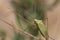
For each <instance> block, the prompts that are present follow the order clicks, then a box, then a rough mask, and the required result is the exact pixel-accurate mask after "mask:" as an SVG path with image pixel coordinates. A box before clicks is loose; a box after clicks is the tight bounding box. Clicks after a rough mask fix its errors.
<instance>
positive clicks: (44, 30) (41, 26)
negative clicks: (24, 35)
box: [34, 19, 47, 37]
mask: <svg viewBox="0 0 60 40" xmlns="http://www.w3.org/2000/svg"><path fill="white" fill-rule="evenodd" d="M34 21H35V24H36V25H37V27H38V28H39V31H40V33H41V35H42V36H43V37H45V36H46V33H47V28H46V27H45V25H44V24H43V22H42V20H37V19H35V20H34Z"/></svg>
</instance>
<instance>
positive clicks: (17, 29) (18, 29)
mask: <svg viewBox="0 0 60 40" xmlns="http://www.w3.org/2000/svg"><path fill="white" fill-rule="evenodd" d="M0 20H1V21H3V22H4V23H6V24H8V25H9V26H11V27H12V28H13V29H14V28H15V27H14V26H13V25H12V24H10V23H8V22H6V21H5V20H3V19H2V18H0ZM15 30H16V31H18V32H19V33H20V32H22V33H24V34H25V35H28V36H30V37H33V38H35V39H36V40H39V38H37V37H35V36H33V35H31V34H30V33H27V32H25V31H23V30H22V29H20V28H18V27H17V28H15Z"/></svg>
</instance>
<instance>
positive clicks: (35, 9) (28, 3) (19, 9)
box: [12, 0, 58, 40]
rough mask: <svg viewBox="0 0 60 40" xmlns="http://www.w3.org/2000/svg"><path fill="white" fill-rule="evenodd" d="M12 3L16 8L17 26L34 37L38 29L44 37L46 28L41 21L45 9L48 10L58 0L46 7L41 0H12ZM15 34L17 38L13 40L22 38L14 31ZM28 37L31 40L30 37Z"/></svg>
mask: <svg viewBox="0 0 60 40" xmlns="http://www.w3.org/2000/svg"><path fill="white" fill-rule="evenodd" d="M12 3H13V5H14V7H15V10H16V18H17V22H18V24H19V27H20V28H21V29H23V30H25V31H27V32H29V33H30V34H32V35H34V36H36V37H37V35H39V31H40V33H41V35H42V36H44V37H45V36H46V33H47V29H46V28H45V25H44V24H43V22H42V21H44V19H45V13H46V11H47V9H48V10H49V8H51V7H53V6H54V5H55V4H57V3H58V0H56V1H55V2H54V3H53V4H52V5H50V6H48V7H45V6H44V4H45V3H44V2H43V0H13V1H12ZM35 19H38V20H35ZM36 24H37V25H36ZM15 35H17V37H16V36H15V37H16V38H17V39H15V40H24V38H23V37H22V36H21V35H20V34H17V33H16V34H15ZM19 35H20V36H19ZM21 37H22V39H21ZM30 39H31V40H33V38H31V37H30Z"/></svg>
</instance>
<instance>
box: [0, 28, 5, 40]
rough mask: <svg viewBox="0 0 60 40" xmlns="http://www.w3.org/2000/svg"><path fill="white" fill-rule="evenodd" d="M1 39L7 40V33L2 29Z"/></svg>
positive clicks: (0, 32) (0, 31) (0, 30)
mask: <svg viewBox="0 0 60 40" xmlns="http://www.w3.org/2000/svg"><path fill="white" fill-rule="evenodd" d="M0 38H1V40H5V38H6V32H5V31H4V30H2V29H0Z"/></svg>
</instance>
